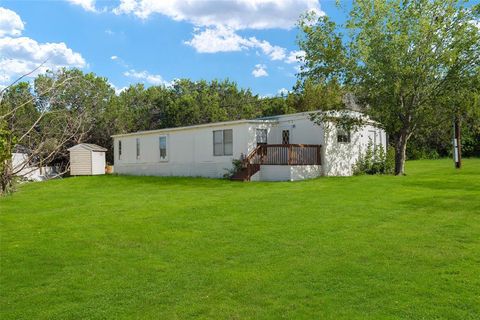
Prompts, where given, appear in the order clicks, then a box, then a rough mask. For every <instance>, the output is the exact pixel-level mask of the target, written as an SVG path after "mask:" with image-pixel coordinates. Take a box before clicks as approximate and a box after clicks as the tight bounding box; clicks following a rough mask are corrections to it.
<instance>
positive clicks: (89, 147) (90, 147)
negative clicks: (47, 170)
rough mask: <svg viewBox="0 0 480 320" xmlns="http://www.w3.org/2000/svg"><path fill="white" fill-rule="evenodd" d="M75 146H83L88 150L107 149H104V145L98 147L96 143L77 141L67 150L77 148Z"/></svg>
mask: <svg viewBox="0 0 480 320" xmlns="http://www.w3.org/2000/svg"><path fill="white" fill-rule="evenodd" d="M77 148H84V149H87V150H90V151H107V149H105V148H104V147H100V146H99V145H96V144H93V143H79V144H77V145H75V146H73V147H71V148H70V149H68V151H71V150H73V149H77Z"/></svg>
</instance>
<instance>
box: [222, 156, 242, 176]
mask: <svg viewBox="0 0 480 320" xmlns="http://www.w3.org/2000/svg"><path fill="white" fill-rule="evenodd" d="M242 168H243V160H242V159H233V160H232V167H231V168H230V169H225V170H226V171H227V172H226V173H225V174H224V175H223V177H224V178H225V179H230V178H231V177H233V175H234V174H235V173H237V172H239V171H240V170H242Z"/></svg>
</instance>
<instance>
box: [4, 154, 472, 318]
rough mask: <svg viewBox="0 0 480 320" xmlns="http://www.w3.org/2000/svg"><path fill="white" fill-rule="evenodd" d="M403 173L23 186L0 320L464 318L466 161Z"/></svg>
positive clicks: (10, 210)
mask: <svg viewBox="0 0 480 320" xmlns="http://www.w3.org/2000/svg"><path fill="white" fill-rule="evenodd" d="M407 172H408V175H407V176H404V177H393V176H361V177H349V178H340V177H339V178H320V179H316V180H311V181H303V182H294V183H287V182H285V183H283V182H282V183H239V182H230V181H224V180H210V179H194V178H156V177H126V176H100V177H76V178H69V179H64V180H56V181H50V182H44V183H31V184H27V185H23V186H22V187H20V189H19V191H18V192H16V193H15V194H13V195H12V196H8V197H6V198H4V199H0V223H1V225H0V228H1V229H0V231H1V239H0V240H1V243H0V246H1V247H0V249H1V257H0V258H1V274H0V277H1V283H0V284H1V287H0V299H1V300H0V307H1V311H0V312H1V314H0V318H1V319H132V318H134V319H198V318H205V319H206V318H208V319H280V318H286V319H479V318H480V159H467V160H465V162H464V168H463V169H461V170H455V169H453V164H452V162H451V161H450V160H435V161H412V162H408V163H407Z"/></svg>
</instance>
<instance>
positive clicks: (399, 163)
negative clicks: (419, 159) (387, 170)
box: [395, 131, 408, 176]
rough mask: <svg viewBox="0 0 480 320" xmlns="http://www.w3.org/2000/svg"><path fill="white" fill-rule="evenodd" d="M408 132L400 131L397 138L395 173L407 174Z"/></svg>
mask: <svg viewBox="0 0 480 320" xmlns="http://www.w3.org/2000/svg"><path fill="white" fill-rule="evenodd" d="M407 140H408V134H407V132H406V131H402V132H400V134H399V135H398V136H397V139H396V140H395V175H396V176H398V175H404V174H405V158H406V150H407Z"/></svg>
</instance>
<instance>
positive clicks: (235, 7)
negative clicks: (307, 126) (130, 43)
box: [77, 0, 323, 30]
mask: <svg viewBox="0 0 480 320" xmlns="http://www.w3.org/2000/svg"><path fill="white" fill-rule="evenodd" d="M77 1H78V0H77ZM305 11H315V12H317V13H318V14H323V12H322V11H321V9H320V3H319V1H318V0H230V1H221V0H215V1H205V0H189V1H185V0H169V1H158V0H121V1H120V5H119V6H118V7H117V8H115V9H114V10H113V12H114V13H116V14H134V15H136V16H137V17H139V18H141V19H146V18H148V17H149V16H150V15H152V14H154V13H158V14H161V15H165V16H168V17H170V18H172V19H174V20H176V21H187V22H190V23H192V24H194V25H196V26H226V27H229V28H233V29H236V30H239V29H271V28H281V29H290V28H292V27H293V26H294V25H295V23H296V22H297V20H298V17H299V15H300V14H302V13H304V12H305Z"/></svg>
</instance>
